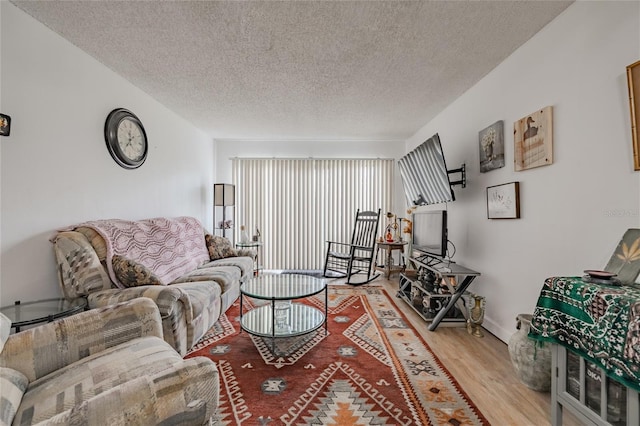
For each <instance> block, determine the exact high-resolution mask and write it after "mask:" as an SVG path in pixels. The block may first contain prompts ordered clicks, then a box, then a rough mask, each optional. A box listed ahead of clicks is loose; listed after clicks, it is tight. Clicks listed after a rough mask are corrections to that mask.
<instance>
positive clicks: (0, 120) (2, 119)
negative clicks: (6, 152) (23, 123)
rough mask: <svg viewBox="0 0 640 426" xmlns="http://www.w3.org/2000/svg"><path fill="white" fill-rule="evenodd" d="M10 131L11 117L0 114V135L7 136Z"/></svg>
mask: <svg viewBox="0 0 640 426" xmlns="http://www.w3.org/2000/svg"><path fill="white" fill-rule="evenodd" d="M10 133H11V117H9V116H8V115H6V114H0V136H9V134H10Z"/></svg>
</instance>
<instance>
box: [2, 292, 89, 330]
mask: <svg viewBox="0 0 640 426" xmlns="http://www.w3.org/2000/svg"><path fill="white" fill-rule="evenodd" d="M86 306H87V300H86V299H84V298H78V299H74V300H71V301H69V300H66V299H46V300H37V301H35V302H23V303H17V304H14V305H9V306H3V307H2V308H0V312H2V313H3V314H4V315H6V316H7V317H8V318H9V319H10V320H11V326H12V327H21V326H25V325H31V324H37V323H40V322H46V321H49V320H52V319H56V318H61V317H65V316H68V315H72V314H75V313H77V312H81V311H83V310H84V309H85V307H86Z"/></svg>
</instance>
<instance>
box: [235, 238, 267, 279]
mask: <svg viewBox="0 0 640 426" xmlns="http://www.w3.org/2000/svg"><path fill="white" fill-rule="evenodd" d="M236 248H255V249H256V261H255V267H254V268H253V275H255V276H256V277H257V276H258V275H260V270H261V269H262V262H261V260H260V259H261V256H260V252H261V251H262V250H261V248H262V241H247V242H244V243H243V242H237V243H236Z"/></svg>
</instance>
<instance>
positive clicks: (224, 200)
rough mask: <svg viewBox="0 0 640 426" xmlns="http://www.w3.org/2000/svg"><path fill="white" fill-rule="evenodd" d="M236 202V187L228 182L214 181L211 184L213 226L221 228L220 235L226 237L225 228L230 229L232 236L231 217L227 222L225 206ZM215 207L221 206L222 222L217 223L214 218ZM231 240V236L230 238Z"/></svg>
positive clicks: (231, 205)
mask: <svg viewBox="0 0 640 426" xmlns="http://www.w3.org/2000/svg"><path fill="white" fill-rule="evenodd" d="M235 204H236V187H235V185H232V184H229V183H214V184H213V210H214V212H213V216H214V219H213V226H214V227H218V229H222V236H223V237H225V238H226V237H227V229H231V236H232V237H233V217H232V218H231V219H232V220H231V221H229V223H227V217H226V212H227V207H233V206H235ZM217 207H222V222H221V223H220V224H219V225H218V224H216V219H215V210H216V208H217ZM232 240H233V238H232ZM231 242H232V243H233V241H231Z"/></svg>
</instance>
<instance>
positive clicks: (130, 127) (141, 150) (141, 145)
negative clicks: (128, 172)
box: [118, 118, 145, 162]
mask: <svg viewBox="0 0 640 426" xmlns="http://www.w3.org/2000/svg"><path fill="white" fill-rule="evenodd" d="M118 145H119V146H120V150H121V151H122V153H123V154H124V155H125V156H126V157H127V158H128V159H129V160H131V161H133V162H136V161H140V160H141V159H142V157H143V156H144V154H145V137H144V133H143V132H142V129H141V128H140V126H138V124H137V123H136V122H134V121H132V120H131V119H129V118H124V119H123V120H122V121H121V122H120V124H119V125H118Z"/></svg>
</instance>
